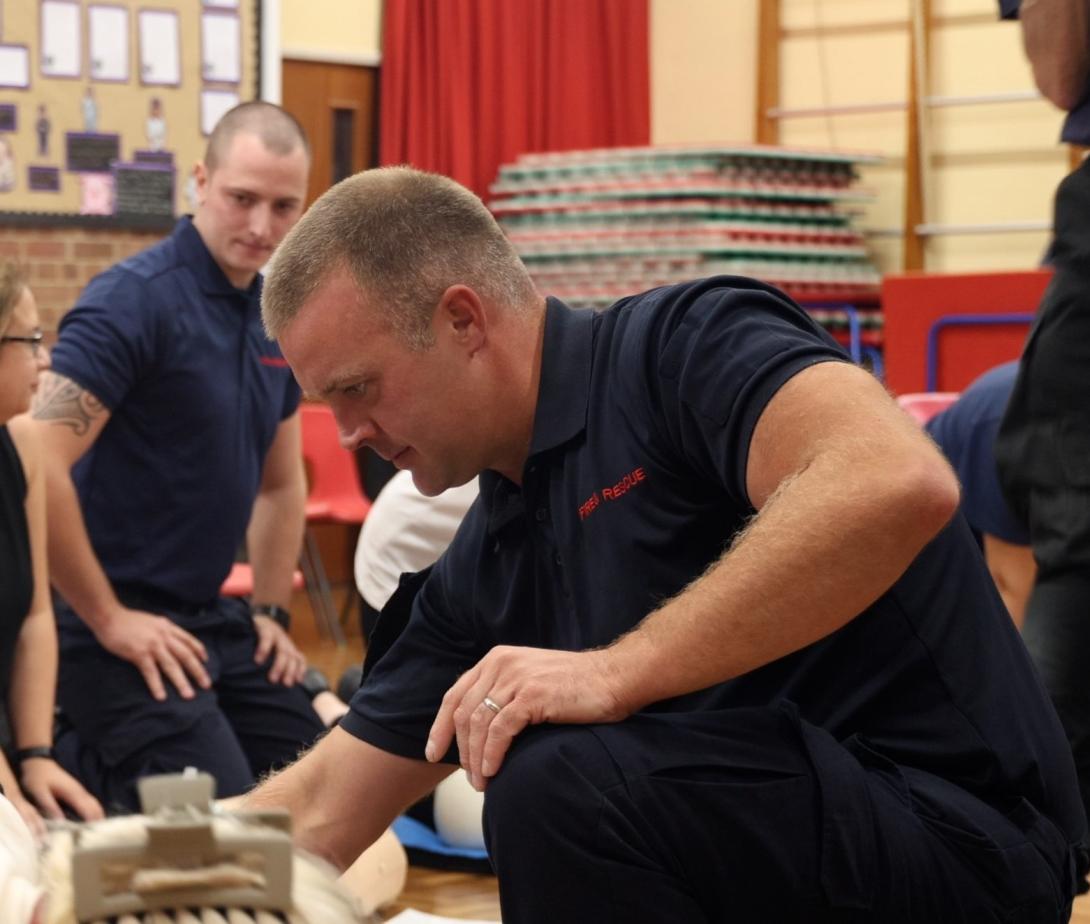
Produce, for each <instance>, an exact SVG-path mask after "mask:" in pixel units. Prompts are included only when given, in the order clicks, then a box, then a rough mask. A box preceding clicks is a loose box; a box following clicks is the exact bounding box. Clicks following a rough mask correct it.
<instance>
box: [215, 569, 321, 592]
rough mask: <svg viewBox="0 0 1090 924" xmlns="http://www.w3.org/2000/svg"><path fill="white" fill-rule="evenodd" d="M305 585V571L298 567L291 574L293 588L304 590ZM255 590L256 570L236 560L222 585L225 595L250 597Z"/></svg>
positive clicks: (221, 590)
mask: <svg viewBox="0 0 1090 924" xmlns="http://www.w3.org/2000/svg"><path fill="white" fill-rule="evenodd" d="M304 586H305V584H304V581H303V572H302V571H299V570H298V569H296V570H295V571H293V572H292V574H291V589H292V590H302V589H303V587H304ZM253 592H254V571H253V568H251V567H250V566H249V565H248V564H246V563H245V562H241V561H236V562H235V563H234V564H233V565H232V566H231V573H230V574H229V575H227V580H225V581H224V582H223V586H222V587H220V594H221V595H222V596H224V597H248V596H249V595H250V594H252V593H253Z"/></svg>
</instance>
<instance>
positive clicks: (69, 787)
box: [20, 757, 105, 821]
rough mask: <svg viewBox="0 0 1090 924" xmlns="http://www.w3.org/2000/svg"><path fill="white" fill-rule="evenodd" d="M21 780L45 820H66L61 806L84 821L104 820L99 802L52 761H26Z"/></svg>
mask: <svg viewBox="0 0 1090 924" xmlns="http://www.w3.org/2000/svg"><path fill="white" fill-rule="evenodd" d="M21 777H22V778H21V780H20V785H21V786H22V788H23V792H24V793H25V794H26V795H28V796H30V798H31V799H33V800H34V802H35V803H36V804H37V805H38V807H39V809H41V812H42V814H43V815H45V817H46V818H56V819H63V818H64V810H63V809H62V808H61V804H62V803H63V804H64V805H67V806H69V807H70V808H71V809H72V810H73V811H74V812H75V813H76V814H77V815H79V817H80V818H82V819H83V820H84V821H97V820H98V819H100V818H104V817H105V814H104V812H103V811H102V806H101V805H99V803H98V800H97V799H96V798H95V797H94V796H92V795H91V794H90V793H89V792H88V791H87V790H86V789H84V788H83V786H82V785H81V784H80V782H79V781H78V780H77V779H76V778H75V777H73V776H71V775H69V774H68V773H67V772H66V771H65V769H64V768H63V767H61V766H60V764H58V763H57V762H56V761H55V760H52V759H51V758H47V757H41V758H38V757H35V758H31V759H30V760H26V761H23V765H22V768H21ZM24 817H25V816H24Z"/></svg>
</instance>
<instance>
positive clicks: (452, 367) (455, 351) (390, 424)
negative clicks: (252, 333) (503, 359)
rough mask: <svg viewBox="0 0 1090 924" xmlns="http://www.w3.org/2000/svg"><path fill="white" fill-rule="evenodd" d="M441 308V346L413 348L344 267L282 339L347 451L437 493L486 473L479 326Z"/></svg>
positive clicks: (436, 326)
mask: <svg viewBox="0 0 1090 924" xmlns="http://www.w3.org/2000/svg"><path fill="white" fill-rule="evenodd" d="M443 305H444V303H443V302H441V303H440V306H438V307H437V309H436V314H435V317H434V319H433V323H432V329H433V333H434V334H435V343H434V344H433V345H432V346H431V347H429V348H428V349H427V350H419V351H418V350H412V349H410V348H409V347H408V346H406V345H405V344H404V343H403V342H402V341H401V340H399V339H398V338H397V337H396V335H395V334H394V333H393V332H392V331H390V330H389V328H388V325H387V324H386V323H385V321H384V320H383V319H381V318H380V317H379V316H378V314H377V312H376V310H375V309H374V308H373V307H371V306H370V305H369V304H368V300H367V298H366V297H365V296H363V295H362V294H361V293H360V291H359V289H358V288H357V287H356V285H355V283H354V282H353V281H352V279H351V278H350V277H349V275H348V273H347V272H345V271H336V272H335V273H333V274H331V275H330V277H329V279H328V280H327V281H326V282H325V283H324V284H323V285H322V286H321V287H320V288H319V290H318V291H317V293H316V294H315V295H314V296H313V297H312V298H311V299H310V300H309V301H308V302H307V303H306V305H305V306H304V307H303V309H302V310H301V311H300V313H299V315H298V316H297V317H296V318H295V319H294V320H293V321H292V323H291V324H290V325H289V326H288V327H287V329H286V330H285V331H284V332H283V333H282V334H281V336H280V348H281V350H282V351H283V353H284V356H285V358H286V359H287V361H288V363H289V365H290V366H291V367H292V370H293V371H294V372H295V377H296V378H297V379H298V380H299V384H300V385H302V387H303V389H304V390H305V391H306V392H307V393H308V394H310V395H311V396H314V397H319V398H321V399H323V400H325V401H326V402H328V404H329V406H330V407H331V408H332V410H333V415H334V417H335V418H336V420H337V426H338V429H339V430H340V438H341V445H342V446H344V447H345V448H346V449H349V450H355V449H357V448H359V447H360V446H366V447H368V448H369V449H371V450H372V451H374V452H376V453H377V454H378V455H380V456H381V457H382V458H384V459H387V460H389V461H391V462H393V464H394V465H395V466H397V468H399V469H408V470H409V471H411V472H412V474H413V482H414V483H415V484H416V486H417V488H418V489H419V490H420V491H421V492H422V493H423V494H426V495H430V496H434V495H436V494H439V493H441V492H443V491H445V490H446V489H447V488H450V487H453V486H455V485H460V484H465V483H466V482H467V481H469V479H470V478H473V477H474V476H475V475H477V474H478V473H479V472H480V471H481V470H482V469H483V468H487V467H488V464H487V461H486V460H487V458H488V455H487V454H488V451H489V449H488V446H489V440H490V436H491V434H490V433H489V429H490V428H489V421H488V417H489V415H488V413H487V411H486V409H485V407H484V406H483V405H482V403H481V400H480V398H479V396H480V395H482V394H485V393H486V390H485V389H484V388H483V387H482V383H483V382H484V381H485V378H484V376H485V373H484V370H483V369H482V366H483V363H482V361H481V359H480V356H479V344H480V342H481V331H480V327H479V326H478V325H477V324H476V323H475V322H473V321H472V320H466V319H465V318H464V317H460V316H458V315H457V312H456V311H454V312H451V311H448V310H446V309H445V308H444V307H443Z"/></svg>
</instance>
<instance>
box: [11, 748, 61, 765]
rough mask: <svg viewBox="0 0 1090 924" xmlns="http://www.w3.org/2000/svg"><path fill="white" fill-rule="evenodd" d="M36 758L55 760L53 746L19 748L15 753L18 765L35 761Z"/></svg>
mask: <svg viewBox="0 0 1090 924" xmlns="http://www.w3.org/2000/svg"><path fill="white" fill-rule="evenodd" d="M35 757H40V758H43V759H45V760H53V759H54V757H53V746H52V745H46V744H42V745H38V746H37V747H33V748H19V750H17V751H16V752H15V762H16V763H17V764H21V763H22V762H23V761H24V760H33V759H34V758H35Z"/></svg>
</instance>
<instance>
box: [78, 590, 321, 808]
mask: <svg viewBox="0 0 1090 924" xmlns="http://www.w3.org/2000/svg"><path fill="white" fill-rule="evenodd" d="M119 595H120V596H121V597H122V601H123V602H124V603H125V604H126V605H127V606H131V607H134V608H138V609H146V610H149V611H152V612H156V613H159V614H161V615H164V616H167V617H169V618H170V619H171V620H173V621H174V622H175V623H177V624H178V625H179V626H181V627H182V628H183V629H185V630H186V631H188V632H190V633H192V634H193V635H195V636H196V637H197V638H198V639H200V640H201V642H203V643H204V645H205V648H206V649H207V650H208V661H207V662H205V669H206V670H207V671H208V674H209V677H210V678H211V680H212V688H211V689H209V690H201V689H200V688H199V687H197V685H196V683H193V688H194V692H195V693H196V696H195V697H194V698H193V699H191V700H185V699H182V698H181V696H179V695H178V691H177V690H176V689H175V688H174V687H173V685H172V684H171V683H170V681H169V680H166V678H164V681H165V686H166V689H167V699H166V700H165V701H164V702H161V703H160V702H157V701H156V700H154V699H153V698H152V696H151V693H150V692H149V690H148V687H147V684H146V683H145V682H144V678H143V676H142V675H141V674H140V672H139V671H138V670H137V669H136V667H135V666H134V665H132V664H130V663H129V662H128V661H124V660H122V659H120V658H117V657H115V656H114V655H112V654H110V653H109V652H108V651H106V650H105V649H103V648H102V647H101V646H100V645H99V644H98V642H97V641H96V640H95V638H94V636H93V635H92V634H91V633H90V632H89V631H88V630H87V629H86V628H85V627H84V626H83V625H82V623H78V622H77V621H76V620H77V618H78V617H76V616H75V614H74V613H72V612H71V610H67V608H65V607H63V606H62V607H59V608H58V623H59V625H60V640H61V669H60V671H59V682H58V701H59V703H60V705H61V709H62V711H63V714H64V717H65V719H66V720H67V721H68V722H69V723H70V724H71V729H70V730H69V731H68V732H67V733H64V732H62V734H61V735H60V736H59V737H58V740H57V752H58V759H59V760H60V761H61V763H62V764H63V765H64V766H65V767H66V769H67V770H68V771H69V772H71V773H74V774H76V775H77V776H79V777H80V778H81V779H82V780H83V781H84V783H85V784H86V785H87V786H88V788H89V789H90V790H91V791H92V792H93V793H94V794H95V795H96V796H97V797H98V799H99V800H100V801H101V802H102V803H103V806H104V807H105V808H106V809H107V811H122V812H124V811H138V810H139V799H138V797H137V794H136V786H135V784H136V780H137V779H139V778H140V777H143V776H148V775H152V774H156V773H174V772H178V771H180V770H183V769H185V768H186V767H196V768H198V769H200V770H204V771H206V772H208V773H210V774H212V776H213V777H215V780H216V792H217V795H219V796H232V795H237V794H239V793H242V792H245V791H246V790H247V789H249V788H250V787H252V786H253V784H254V780H255V779H256V778H257V777H259V776H260V775H262V774H264V773H266V772H268V771H270V770H274V769H276V768H278V767H281V766H284V765H285V764H287V763H289V762H290V761H292V760H294V759H295V758H296V757H297V756H298V754H299V752H300V751H301V750H302V749H304V748H306V747H308V746H309V745H310V744H311V743H312V742H313V741H314V740H315V739H316V738H317V737H318V735H319V734H320V733H321V732H322V730H323V726H322V723H321V720H320V719H319V718H318V716H317V714H316V713H315V712H314V709H313V708H312V707H311V704H310V700H309V698H308V696H307V694H306V693H305V692H304V691H303V689H302V688H301V687H299V686H295V687H291V688H289V687H285V686H282V685H280V684H274V683H270V682H269V680H268V677H267V674H268V671H269V668H270V666H271V659H270V661H268V662H266V663H264V664H257V663H255V662H254V650H255V647H256V644H257V636H256V633H255V631H254V627H253V622H252V620H251V619H250V615H249V612H248V609H247V607H246V604H245V603H244V602H243V601H241V600H234V599H228V598H220V599H219V600H217V601H216V602H215V603H214V604H213V605H210V606H206V607H183V606H174V607H172V608H168V606H167V605H165V603H166V602H165V601H163V600H162V599H157V598H155V597H154V596H153V595H149V594H147V593H144V594H140V593H135V592H125V591H120V592H119Z"/></svg>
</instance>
